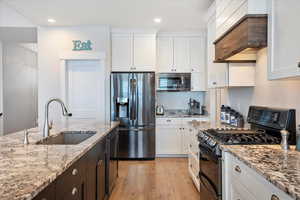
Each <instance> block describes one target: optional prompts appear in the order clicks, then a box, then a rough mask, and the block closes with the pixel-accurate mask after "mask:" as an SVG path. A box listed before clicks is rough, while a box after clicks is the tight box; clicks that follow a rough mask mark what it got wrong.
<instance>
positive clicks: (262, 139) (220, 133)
mask: <svg viewBox="0 0 300 200" xmlns="http://www.w3.org/2000/svg"><path fill="white" fill-rule="evenodd" d="M205 132H206V133H207V134H208V135H211V136H212V137H215V139H216V140H217V141H218V142H219V143H222V144H227V145H232V144H280V138H278V137H273V136H271V135H268V134H266V132H265V131H264V130H251V129H247V130H245V129H208V130H206V131H205Z"/></svg>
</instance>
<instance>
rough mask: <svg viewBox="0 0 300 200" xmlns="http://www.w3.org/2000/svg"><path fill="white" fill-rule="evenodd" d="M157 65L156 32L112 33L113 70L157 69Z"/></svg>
mask: <svg viewBox="0 0 300 200" xmlns="http://www.w3.org/2000/svg"><path fill="white" fill-rule="evenodd" d="M155 66H156V35H155V34H140V33H113V34H112V71H155Z"/></svg>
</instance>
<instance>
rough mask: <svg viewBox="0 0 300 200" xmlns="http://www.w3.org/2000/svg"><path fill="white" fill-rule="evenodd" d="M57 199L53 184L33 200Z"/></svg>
mask: <svg viewBox="0 0 300 200" xmlns="http://www.w3.org/2000/svg"><path fill="white" fill-rule="evenodd" d="M54 199H55V182H53V183H51V184H50V185H49V186H48V187H46V188H45V189H44V190H43V191H42V192H40V193H39V194H38V195H37V196H36V197H35V198H34V199H33V200H54Z"/></svg>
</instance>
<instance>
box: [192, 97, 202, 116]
mask: <svg viewBox="0 0 300 200" xmlns="http://www.w3.org/2000/svg"><path fill="white" fill-rule="evenodd" d="M188 105H189V114H190V115H204V114H205V113H204V112H205V111H204V108H205V107H204V106H202V105H200V102H199V101H196V100H195V99H190V101H189V103H188Z"/></svg>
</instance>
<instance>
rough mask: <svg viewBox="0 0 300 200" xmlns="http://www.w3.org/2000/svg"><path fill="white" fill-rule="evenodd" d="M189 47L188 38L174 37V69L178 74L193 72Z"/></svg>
mask: <svg viewBox="0 0 300 200" xmlns="http://www.w3.org/2000/svg"><path fill="white" fill-rule="evenodd" d="M189 45H190V44H189V38H188V37H174V67H175V69H176V72H179V73H189V72H191V66H190V48H189ZM199 56H200V54H199Z"/></svg>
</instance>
